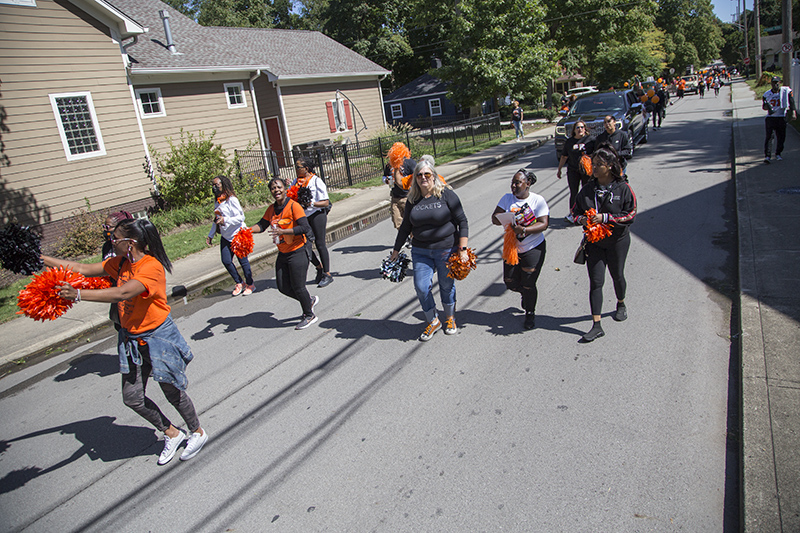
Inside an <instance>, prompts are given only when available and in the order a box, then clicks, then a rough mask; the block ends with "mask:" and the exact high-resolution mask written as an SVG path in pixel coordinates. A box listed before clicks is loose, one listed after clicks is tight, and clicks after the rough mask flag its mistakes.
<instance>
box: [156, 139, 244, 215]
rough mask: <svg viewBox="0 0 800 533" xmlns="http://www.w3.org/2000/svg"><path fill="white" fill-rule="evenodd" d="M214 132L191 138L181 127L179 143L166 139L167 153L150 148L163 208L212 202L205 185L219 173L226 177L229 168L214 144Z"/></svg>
mask: <svg viewBox="0 0 800 533" xmlns="http://www.w3.org/2000/svg"><path fill="white" fill-rule="evenodd" d="M216 133H217V132H216V131H213V132H212V133H211V135H210V136H209V137H206V136H205V134H203V132H202V131H201V132H199V133H198V134H197V136H195V135H192V134H191V133H190V132H185V131H183V128H181V139H180V144H177V145H176V144H175V143H174V142H173V141H172V138H167V142H169V148H170V149H169V152H168V153H167V154H164V155H162V154H159V153H158V152H157V151H156V150H155V149H153V147H152V146H151V147H150V152H151V154H152V156H153V160H154V161H155V167H156V173H157V175H156V181H157V183H158V189H159V190H158V194H159V196H160V197H161V199H163V200H164V202H165V203H166V207H168V208H178V207H184V206H187V205H193V204H196V205H202V204H207V203H208V202H209V201H210V200H213V198H212V195H211V186H210V185H209V183H210V181H211V179H212V178H213V177H214V176H218V175H220V174H225V175H227V176H229V175H230V172H231V165H230V163H229V162H228V159H227V157H226V155H225V150H224V149H223V148H222V146H220V145H216V144H214V136H215V135H216Z"/></svg>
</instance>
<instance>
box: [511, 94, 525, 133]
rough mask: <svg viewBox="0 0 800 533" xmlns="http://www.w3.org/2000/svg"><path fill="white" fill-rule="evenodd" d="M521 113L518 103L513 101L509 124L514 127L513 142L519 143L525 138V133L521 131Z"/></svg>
mask: <svg viewBox="0 0 800 533" xmlns="http://www.w3.org/2000/svg"><path fill="white" fill-rule="evenodd" d="M522 113H523V111H522V108H521V107H520V106H519V102H518V101H516V100H514V108H513V109H512V110H511V123H512V124H513V125H514V140H515V141H520V140H522V139H523V138H524V137H525V132H523V131H522Z"/></svg>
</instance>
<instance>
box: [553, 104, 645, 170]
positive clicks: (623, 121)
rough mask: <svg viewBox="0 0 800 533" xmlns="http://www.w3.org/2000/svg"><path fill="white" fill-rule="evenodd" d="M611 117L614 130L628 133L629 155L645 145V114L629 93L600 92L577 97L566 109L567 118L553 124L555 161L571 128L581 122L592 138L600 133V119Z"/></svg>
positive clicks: (601, 130) (640, 105) (570, 133)
mask: <svg viewBox="0 0 800 533" xmlns="http://www.w3.org/2000/svg"><path fill="white" fill-rule="evenodd" d="M607 115H611V116H612V117H614V119H616V121H617V129H618V130H619V129H620V128H621V129H622V130H623V131H627V132H628V138H629V139H630V141H631V154H633V150H634V147H635V145H636V144H637V143H640V144H644V143H646V142H647V121H648V114H647V111H646V110H645V108H644V104H642V102H641V100H640V99H639V97H638V96H637V95H636V94H635V93H634V92H633V89H627V90H623V91H604V92H600V93H593V94H587V95H585V96H581V97H580V98H578V99H577V100H575V102H573V103H572V106H570V108H569V111H567V114H566V115H565V116H564V117H563V118H562V119H561V120H559V121H558V123H557V124H556V136H555V144H556V157H557V158H560V157H561V150H562V148H563V147H564V142H566V140H567V139H568V138H569V137H570V136H571V135H572V127H573V126H574V125H575V123H576V122H578V121H579V120H582V121H583V122H585V123H586V130H587V133H588V134H589V135H591V136H592V137H595V136H597V135H599V134H600V133H602V132H603V119H604V118H605V117H606V116H607Z"/></svg>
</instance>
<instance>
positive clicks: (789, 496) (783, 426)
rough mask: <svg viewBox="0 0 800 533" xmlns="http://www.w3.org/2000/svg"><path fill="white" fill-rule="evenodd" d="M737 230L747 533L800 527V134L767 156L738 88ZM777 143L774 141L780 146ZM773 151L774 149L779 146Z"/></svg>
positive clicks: (737, 85)
mask: <svg viewBox="0 0 800 533" xmlns="http://www.w3.org/2000/svg"><path fill="white" fill-rule="evenodd" d="M732 98H733V108H734V123H733V139H734V153H735V159H734V172H735V179H736V202H737V211H738V224H739V231H738V233H739V289H740V314H741V356H742V361H741V365H742V366H741V369H742V370H741V393H742V459H741V464H740V468H741V469H742V472H743V481H742V487H743V488H742V490H743V499H742V506H743V508H744V510H743V529H744V531H747V532H760V531H770V532H779V531H780V532H788V531H798V530H800V364H799V363H800V283H798V282H800V268H798V260H800V230H798V224H800V209H799V208H800V170H798V169H800V135H798V134H797V132H796V131H795V130H794V129H793V128H791V127H787V131H786V148H785V150H784V152H783V154H782V155H783V158H784V160H783V161H775V159H774V155H775V154H774V148H773V153H772V155H773V160H772V163H771V164H769V165H767V164H765V163H764V162H763V160H764V133H765V131H764V116H765V112H764V111H762V110H761V102H760V101H758V100H755V99H754V94H753V91H752V90H751V89H750V88H749V87H748V86H747V85H746V84H745V82H744V81H742V80H738V81H735V82H734V83H733V86H732ZM773 143H774V141H773ZM773 146H774V144H773Z"/></svg>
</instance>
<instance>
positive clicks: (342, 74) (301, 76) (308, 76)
mask: <svg viewBox="0 0 800 533" xmlns="http://www.w3.org/2000/svg"><path fill="white" fill-rule="evenodd" d="M389 74H391V71H389V70H382V71H378V72H334V73H330V74H298V75H296V76H275V79H278V80H280V81H292V80H307V79H314V78H353V77H357V76H384V77H386V76H388V75H389Z"/></svg>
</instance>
